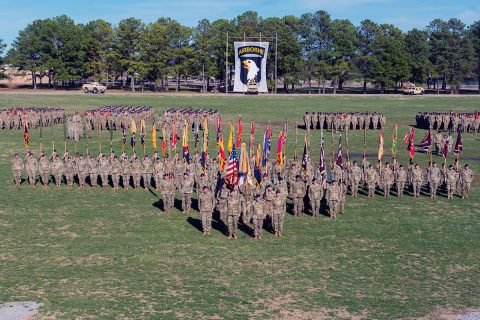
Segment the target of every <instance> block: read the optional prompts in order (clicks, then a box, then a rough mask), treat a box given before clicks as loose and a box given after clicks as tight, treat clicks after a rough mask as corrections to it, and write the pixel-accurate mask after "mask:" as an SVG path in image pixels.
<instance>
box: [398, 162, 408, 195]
mask: <svg viewBox="0 0 480 320" xmlns="http://www.w3.org/2000/svg"><path fill="white" fill-rule="evenodd" d="M396 181H397V197H399V198H401V197H403V190H404V189H405V181H407V171H405V169H404V168H403V165H400V166H399V167H398V170H397V177H396Z"/></svg>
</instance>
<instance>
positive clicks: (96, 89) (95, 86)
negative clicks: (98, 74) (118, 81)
mask: <svg viewBox="0 0 480 320" xmlns="http://www.w3.org/2000/svg"><path fill="white" fill-rule="evenodd" d="M82 89H83V92H85V93H105V91H107V87H106V86H104V85H103V84H100V83H98V82H91V83H85V84H84V85H82Z"/></svg>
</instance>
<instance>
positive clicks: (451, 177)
mask: <svg viewBox="0 0 480 320" xmlns="http://www.w3.org/2000/svg"><path fill="white" fill-rule="evenodd" d="M445 180H446V182H447V198H448V199H453V194H454V193H455V191H456V187H457V181H458V173H457V171H455V168H454V167H453V165H452V164H451V165H450V166H449V167H448V171H447V173H446V179H445Z"/></svg>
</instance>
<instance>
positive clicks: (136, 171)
mask: <svg viewBox="0 0 480 320" xmlns="http://www.w3.org/2000/svg"><path fill="white" fill-rule="evenodd" d="M131 170H132V177H133V188H135V189H137V188H138V187H140V178H141V176H142V172H143V167H142V163H141V162H140V160H139V159H138V158H135V159H133V162H132V164H131Z"/></svg>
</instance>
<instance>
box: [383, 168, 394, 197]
mask: <svg viewBox="0 0 480 320" xmlns="http://www.w3.org/2000/svg"><path fill="white" fill-rule="evenodd" d="M382 171H383V172H382V177H383V180H382V185H383V196H384V197H385V198H388V196H389V195H390V189H391V188H392V185H393V181H394V176H393V170H392V168H390V164H389V163H388V162H387V163H385V167H384V168H383V170H382Z"/></svg>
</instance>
